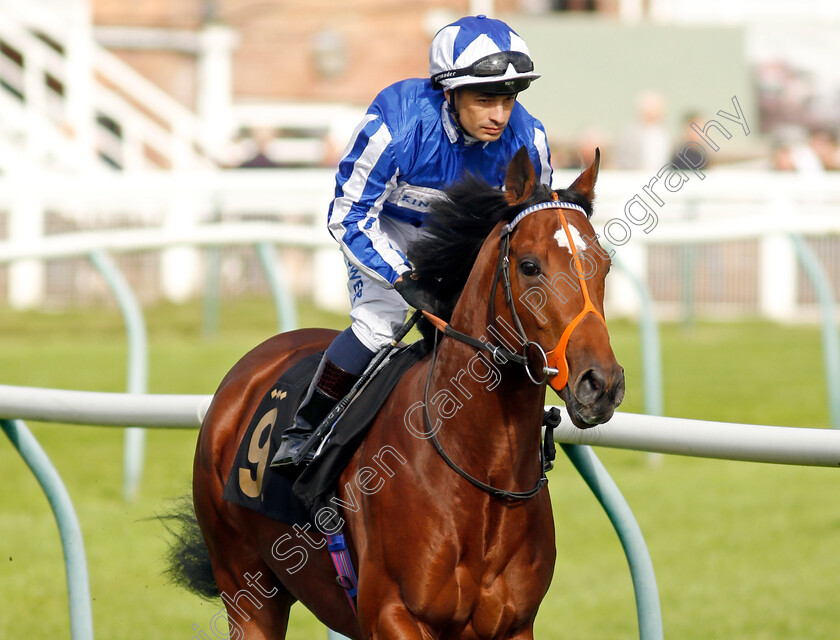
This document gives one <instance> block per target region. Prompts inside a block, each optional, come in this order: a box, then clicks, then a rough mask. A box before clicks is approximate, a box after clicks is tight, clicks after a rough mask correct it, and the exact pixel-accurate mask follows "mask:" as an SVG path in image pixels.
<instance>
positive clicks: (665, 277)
mask: <svg viewBox="0 0 840 640" xmlns="http://www.w3.org/2000/svg"><path fill="white" fill-rule="evenodd" d="M573 178H574V174H572V173H569V172H562V173H558V174H557V175H556V177H555V185H565V184H568V183H570V182H571V181H572V179H573ZM650 183H651V176H648V175H645V174H642V173H627V172H609V171H605V172H603V173H602V174H601V176H600V178H599V181H598V199H597V203H596V217H595V219H594V223H595V226H596V228H599V229H600V230H602V231H605V233H604V235H606V236H607V237H610V238H612V239H613V240H622V238H621V237H620V235H619V232H620V231H621V230H622V229H625V230H627V231H629V233H630V237H629V239H627V241H626V242H624V243H623V244H621V245H620V246H616V251H617V252H618V253H619V257H620V260H621V262H622V264H623V265H624V266H625V267H627V268H628V269H630V270H631V271H632V272H633V273H634V274H635V275H636V277H637V278H639V279H640V280H641V281H642V282H645V283H646V284H647V285H648V287H649V288H650V290H651V292H652V297H653V299H654V301H655V302H656V303H657V311H658V312H659V314H660V315H662V314H669V315H671V316H672V317H673V316H674V315H675V314H677V313H679V312H680V309H681V307H683V306H685V305H686V304H691V305H692V307H693V308H695V309H696V311H697V312H698V313H706V314H709V315H715V316H722V315H724V316H725V315H727V314H740V315H761V316H764V317H768V318H773V319H779V320H794V319H798V318H803V317H809V318H810V317H815V315H816V314H815V312H814V309H815V308H816V307H815V304H814V294H813V292H812V291H811V289H810V285H808V283H807V281H806V279H805V278H804V277H803V275H802V271H801V268H800V267H799V266H798V265H797V261H796V258H795V255H794V251H793V248H792V247H791V246H790V243H789V242H788V240H787V238H786V234H788V233H798V234H802V235H803V236H805V238H806V240H807V241H808V242H809V243H810V244H811V245H812V247H813V248H814V249H815V251H816V252H817V253H818V255H819V256H820V258H821V260H822V262H823V266H824V268H825V269H826V271H827V272H828V274H829V277H830V279H831V280H832V281H833V283H834V291H835V297H837V296H838V295H840V215H838V211H840V175H832V174H826V175H825V176H817V177H815V176H797V175H788V174H775V173H766V172H744V171H740V172H727V171H723V170H718V171H709V172H707V174H706V177H705V179H704V180H702V181H701V180H700V179H699V178H698V179H695V180H692V181H690V182H689V183H686V184H685V185H684V186H683V188H682V189H681V190H680V191H679V192H678V193H670V192H667V191H666V190H664V189H663V188H662V187H661V186H654V191H655V192H656V194H657V195H658V196H659V197H660V199H661V200H662V201H663V203H664V204H663V205H662V206H652V205H649V209H650V211H651V212H650V213H646V214H645V215H644V216H643V217H642V216H640V215H639V211H641V210H640V209H639V208H638V207H636V208H633V207H634V205H633V204H631V203H632V202H633V199H634V196H640V197H641V196H645V198H646V199H647V200H648V202H650V198H649V196H647V195H646V193H645V192H644V188H645V187H647V186H648V185H649V184H650ZM332 190H333V171H332V170H328V169H324V170H251V171H246V170H239V171H198V172H167V173H160V172H158V173H139V174H104V175H96V174H91V175H80V176H67V175H56V174H48V175H42V174H30V175H16V176H14V177H9V176H6V177H3V176H0V220H2V218H3V214H4V213H5V219H6V225H5V227H6V238H7V242H6V243H0V256H7V258H5V259H10V257H11V256H12V255H14V256H19V257H21V258H22V257H23V256H24V254H26V253H29V254H30V255H32V254H33V251H37V250H39V249H36V247H40V245H42V243H44V242H45V241H49V243H53V242H56V243H59V244H61V243H63V242H65V240H57V239H55V240H54V239H52V238H51V237H50V236H51V235H53V234H54V233H55V231H54V229H55V228H61V229H64V230H68V229H73V230H79V231H91V232H93V231H97V232H98V231H101V230H103V229H112V228H114V227H119V228H126V227H142V228H143V231H142V232H141V234H140V235H142V234H146V235H155V234H160V235H161V236H162V237H175V236H190V235H191V234H193V233H197V228H198V227H199V226H201V225H203V224H205V223H211V222H214V221H219V220H221V221H234V220H248V219H259V220H265V221H273V222H278V221H280V222H294V223H295V224H299V225H303V227H301V229H303V230H304V233H303V234H302V235H301V236H300V237H299V238H297V240H299V241H300V243H301V244H302V245H303V246H305V247H306V248H307V249H306V252H304V256H303V257H302V256H301V255H297V256H295V259H296V260H298V261H300V260H305V261H306V262H305V265H304V267H302V268H299V269H298V270H297V272H298V273H299V274H301V276H300V277H308V274H312V273H314V274H315V275H314V276H312V278H311V280H309V281H304V282H302V283H301V284H300V287H301V290H304V291H308V290H309V289H310V286H311V285H314V283H317V286H312V288H313V289H314V290H315V293H316V296H317V301H318V303H319V304H321V305H323V306H327V307H332V308H337V309H340V308H344V305H345V304H346V302H345V297H346V294H345V290H344V285H343V283H342V280H343V278H344V275H343V265H342V261H341V258H340V255H339V252H338V251H337V250H336V249H335V245H334V243H333V242H332V240H331V239H330V238H329V236H328V234H327V232H326V230H325V220H326V211H327V207H328V205H329V202H330V199H331V198H332ZM616 220H617V221H618V222H616ZM605 224H606V225H607V226H608V229H606V230H604V229H602V227H603V226H604V225H605ZM621 225H623V227H622V226H621ZM0 233H2V225H0ZM202 233H203V232H202ZM67 242H70V241H69V240H68V241H67ZM120 242H123V240H120ZM125 242H126V244H130V241H127V240H126V241H125ZM614 244H617V243H615V242H614ZM50 246H53V245H50ZM318 248H322V249H323V250H319V249H318ZM128 250H129V249H128V247H126V249H125V251H128ZM313 250H315V254H314V255H312V254H311V253H310V252H311V251H313ZM306 256H308V257H306ZM150 260H153V261H154V264H155V265H156V273H159V276H158V277H159V282H158V285H157V289H156V292H155V293H154V294H152V295H151V296H150V297H154V295H164V296H166V297H168V298H170V299H175V300H182V299H186V298H188V297H190V296H194V295H197V294H198V292H199V290H200V283H201V276H202V274H203V272H204V269H205V268H206V265H205V263H204V260H203V258H202V256H201V255H200V253H199V252H196V251H194V250H189V249H178V250H175V249H172V248H171V247H170V248H169V249H168V250H167V251H166V252H164V253H163V256H162V257H160V256H157V255H155V256H154V257H150ZM287 271H292V272H293V273H294V272H295V270H294V269H289V268H288V267H287ZM50 277H51V274H50V273H48V272H47V271H46V270H45V269H44V266H43V263H39V262H35V263H33V262H31V261H30V262H24V263H20V262H16V263H15V264H14V265H13V266H12V267H11V268H10V269H9V271H8V273H7V274H6V279H7V283H8V284H7V285H6V287H5V289H6V295H7V298H8V301H9V302H10V303H11V304H12V305H14V306H17V307H25V306H33V305H38V304H41V303H42V302H43V301H44V300H45V298H46V296H47V295H48V292H49V291H50V290H54V289H55V286H52V287H51V286H48V284H49V282H50V280H49V278H50ZM64 277H65V278H66V274H64ZM127 277H128V279H129V281H131V280H132V278H133V276H132V273H131V272H130V271H128V272H127ZM2 280H3V274H2V273H0V292H2V291H3V289H4V287H3V282H2ZM638 304H639V303H638V298H637V296H636V294H635V291H634V290H633V288H632V287H631V286H628V285H627V283H626V282H622V276H621V274H618V273H616V275H615V276H614V277H613V278H612V279H611V283H610V286H609V287H608V300H607V305H608V311H609V313H610V314H611V315H617V314H618V315H631V316H633V315H636V314H637V313H638V310H639V309H638Z"/></svg>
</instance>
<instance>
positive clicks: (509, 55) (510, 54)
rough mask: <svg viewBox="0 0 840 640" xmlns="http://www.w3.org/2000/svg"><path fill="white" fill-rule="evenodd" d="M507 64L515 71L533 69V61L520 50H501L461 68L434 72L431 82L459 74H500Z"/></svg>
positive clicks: (488, 75) (490, 75) (436, 82)
mask: <svg viewBox="0 0 840 640" xmlns="http://www.w3.org/2000/svg"><path fill="white" fill-rule="evenodd" d="M509 65H513V68H514V69H515V70H516V72H517V73H529V72H531V71H533V70H534V61H533V60H531V58H530V56H528V54H527V53H522V52H521V51H502V52H500V53H491V54H490V55H489V56H484V57H483V58H479V59H478V60H476V61H475V62H473V63H472V64H471V65H470V66H468V67H464V68H463V69H452V70H450V71H441V72H440V73H436V74H435V75H433V76H432V82H433V83H434V84H439V83H440V81H441V80H448V79H450V78H458V77H460V76H473V77H475V78H492V77H494V76H502V75H504V74H505V72H506V71H507V68H508V66H509Z"/></svg>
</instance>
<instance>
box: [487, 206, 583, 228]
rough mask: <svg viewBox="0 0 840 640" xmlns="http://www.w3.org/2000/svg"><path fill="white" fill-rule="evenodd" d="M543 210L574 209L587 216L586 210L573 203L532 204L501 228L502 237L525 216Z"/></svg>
mask: <svg viewBox="0 0 840 640" xmlns="http://www.w3.org/2000/svg"><path fill="white" fill-rule="evenodd" d="M543 209H574V210H575V211H580V212H581V213H582V214H583V215H587V214H586V210H585V209H584V208H583V207H581V206H580V205H577V204H575V203H574V202H557V201H556V200H552V201H551V202H540V203H538V204H532V205H531V206H530V207H528V208H527V209H523V210H522V211H520V212H519V213H518V214H517V216H516V217H515V218H514V219H513V220H511V221H510V222H508V223H507V224H506V225H505V226H503V227H502V236H503V237H504V236H506V235H508V234H509V233H511V232H512V231H513V230H514V228H515V227H516V225H518V224H519V223H520V222H521V221H522V218H524V217H525V216H529V215H531V214H532V213H536V212H537V211H542V210H543Z"/></svg>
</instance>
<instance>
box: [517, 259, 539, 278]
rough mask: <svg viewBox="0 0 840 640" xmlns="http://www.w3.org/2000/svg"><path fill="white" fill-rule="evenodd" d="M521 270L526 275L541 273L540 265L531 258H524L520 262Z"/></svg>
mask: <svg viewBox="0 0 840 640" xmlns="http://www.w3.org/2000/svg"><path fill="white" fill-rule="evenodd" d="M519 270H520V271H521V272H522V273H523V274H524V275H526V276H536V275H539V273H540V266H539V265H538V264H536V263H534V262H531V261H530V260H523V261H522V262H520V263H519Z"/></svg>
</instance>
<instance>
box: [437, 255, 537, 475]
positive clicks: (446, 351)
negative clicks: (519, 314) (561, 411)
mask: <svg viewBox="0 0 840 640" xmlns="http://www.w3.org/2000/svg"><path fill="white" fill-rule="evenodd" d="M486 253H487V252H485V258H484V259H485V261H487V260H489V258H488V257H486ZM491 255H492V254H491ZM477 266H479V267H480V265H477ZM492 284H493V268H492V266H490V267H489V268H488V267H487V266H485V267H484V268H478V269H474V270H473V275H472V276H471V277H470V280H469V281H468V283H467V286H466V287H465V289H464V292H463V294H462V296H461V300H460V302H459V304H458V305H457V307H456V309H455V312H454V313H453V316H452V320H451V325H452V326H453V327H454V328H455V329H457V330H458V331H461V332H463V333H467V334H469V335H471V336H473V337H483V338H490V337H491V336H490V334H489V333H488V328H489V327H490V326H492V325H494V324H495V318H492V317H491V316H490V311H489V298H488V295H487V294H488V292H489V291H490V289H491V287H492ZM499 288H500V289H501V287H499ZM500 298H501V297H500ZM500 298H499V299H497V301H496V303H497V304H496V313H497V315H498V316H501V317H502V318H505V319H507V320H508V321H510V312H509V310H508V309H507V304H506V303H504V302H503V300H502V299H500ZM491 342H493V340H491ZM436 394H440V395H436ZM435 397H437V398H438V402H437V403H434V404H433V406H434V407H438V408H439V409H438V411H437V412H436V413H438V414H439V413H440V412H441V408H442V407H443V402H445V401H448V402H449V406H450V409H456V410H457V414H456V415H453V416H452V417H451V418H449V419H447V420H443V421H442V423H441V429H440V435H439V438H440V440H441V443H442V444H443V446H444V448H446V449H451V450H453V453H456V455H458V456H460V459H462V460H464V462H465V465H467V466H469V469H470V470H471V471H474V472H475V473H484V474H485V476H486V477H493V478H497V479H507V480H508V481H510V482H513V483H514V484H517V485H522V486H519V487H517V488H518V489H523V488H530V487H525V486H524V485H526V484H528V483H531V484H533V482H535V480H536V478H537V477H538V467H537V460H538V457H537V453H538V451H539V446H540V425H541V418H542V413H543V405H544V402H545V387H544V386H537V385H535V384H534V383H533V382H531V381H530V379H529V378H528V376H527V375H526V373H525V370H524V367H523V366H522V365H518V364H515V363H512V362H511V363H507V364H504V365H500V364H497V363H495V362H494V361H493V359H492V358H491V357H490V356H489V355H488V354H487V353H486V352H482V353H479V352H477V351H476V350H475V349H474V348H473V347H471V346H469V345H466V344H464V343H462V342H458V341H457V340H455V339H452V338H446V339H444V340H443V341H442V343H441V344H440V347H439V350H438V356H437V362H436V364H435V370H434V372H433V377H432V381H431V386H430V393H429V399H430V400H431V401H432V402H433V401H434V398H435ZM458 403H460V405H461V406H459V404H458ZM430 408H432V407H430ZM505 488H508V487H505Z"/></svg>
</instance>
